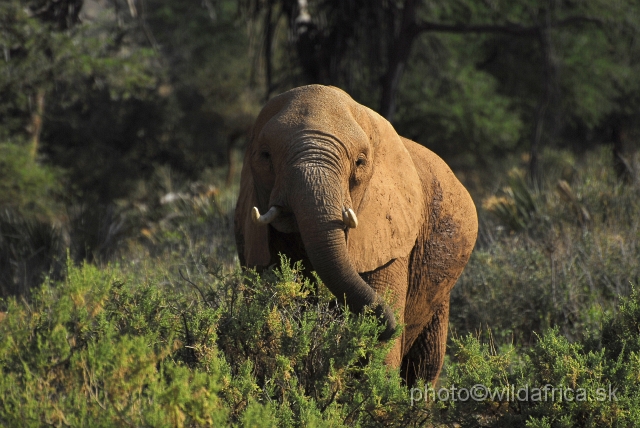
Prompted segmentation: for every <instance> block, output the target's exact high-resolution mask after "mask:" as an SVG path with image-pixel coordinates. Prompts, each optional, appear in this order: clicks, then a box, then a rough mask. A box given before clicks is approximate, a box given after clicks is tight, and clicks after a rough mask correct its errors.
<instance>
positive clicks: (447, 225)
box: [235, 85, 478, 384]
mask: <svg viewBox="0 0 640 428" xmlns="http://www.w3.org/2000/svg"><path fill="white" fill-rule="evenodd" d="M241 180H242V181H241V186H240V195H239V197H238V203H237V206H236V213H235V234H236V242H237V246H238V254H239V256H240V262H241V264H242V265H243V266H248V267H255V268H257V269H258V270H261V269H264V268H265V267H267V266H269V265H271V264H273V263H276V262H277V261H278V253H283V254H285V255H287V257H289V258H291V259H293V260H303V262H304V264H305V265H306V266H311V267H312V268H313V270H315V271H316V272H317V273H318V275H319V276H320V278H321V279H322V281H323V282H324V283H325V284H326V286H327V287H328V288H329V290H331V292H332V293H333V294H334V295H335V296H336V297H338V300H339V301H346V303H347V304H348V306H349V307H350V308H351V309H352V310H354V311H361V310H362V309H363V308H364V306H365V305H368V306H370V307H372V308H374V310H375V311H376V313H377V314H378V315H379V316H380V317H381V320H382V322H384V323H385V326H386V330H385V331H384V332H383V334H382V336H381V339H382V340H387V339H389V338H390V337H391V335H392V334H393V332H394V331H395V329H396V326H397V325H398V323H404V324H405V329H404V331H403V334H402V336H401V337H399V338H398V339H397V341H396V343H395V344H394V347H393V348H392V351H391V353H390V354H389V356H388V357H387V363H388V364H390V365H392V366H394V367H399V368H401V370H402V375H403V377H404V378H405V379H406V380H407V383H408V384H413V382H414V381H415V379H416V378H418V377H419V378H423V379H425V380H426V381H431V382H433V383H434V384H435V382H436V380H437V378H438V375H439V373H440V369H441V368H442V363H443V359H444V353H445V344H446V338H447V327H448V321H449V295H450V292H451V289H452V287H453V285H454V284H455V282H456V280H457V279H458V277H459V276H460V274H461V273H462V270H463V269H464V266H465V265H466V263H467V261H468V260H469V256H470V255H471V251H472V249H473V246H474V244H475V240H476V234H477V230H478V219H477V215H476V209H475V206H474V204H473V201H472V200H471V197H470V196H469V194H468V192H467V191H466V189H465V188H464V187H463V186H462V184H461V183H460V182H459V181H458V180H457V179H456V177H455V176H454V175H453V173H452V172H451V170H450V169H449V167H448V166H447V165H446V164H445V163H444V162H443V161H442V159H440V158H439V157H438V156H437V155H435V154H434V153H433V152H431V151H430V150H428V149H426V148H424V147H422V146H420V145H418V144H416V143H414V142H413V141H410V140H407V139H405V138H402V137H400V136H398V134H397V133H396V132H395V130H394V129H393V127H392V126H391V124H390V123H389V122H387V121H386V120H385V119H384V118H382V117H381V116H380V115H378V114H377V113H375V112H374V111H372V110H370V109H368V108H366V107H364V106H362V105H360V104H358V103H356V102H355V101H354V100H353V99H351V97H349V95H347V94H346V93H345V92H343V91H341V90H340V89H337V88H334V87H330V86H321V85H312V86H304V87H300V88H296V89H292V90H290V91H288V92H285V93H283V94H281V95H279V96H277V97H275V98H273V99H272V100H270V101H269V102H268V103H267V105H266V106H265V107H264V108H263V110H262V112H261V113H260V115H259V116H258V118H257V120H256V123H255V125H254V128H253V131H252V136H251V141H250V144H249V146H248V148H247V152H246V154H245V158H244V165H243V169H242V179H241ZM386 295H389V297H390V298H391V301H390V305H391V306H389V305H387V304H386V303H385V299H383V297H382V296H386ZM394 311H397V313H398V314H399V317H400V319H395V318H396V317H395V316H394Z"/></svg>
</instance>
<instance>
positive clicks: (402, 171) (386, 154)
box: [347, 108, 425, 272]
mask: <svg viewBox="0 0 640 428" xmlns="http://www.w3.org/2000/svg"><path fill="white" fill-rule="evenodd" d="M366 113H367V114H366V115H361V116H368V119H369V120H368V122H369V123H368V124H363V125H364V126H363V129H365V131H366V132H368V133H369V137H370V140H371V142H372V145H373V172H372V176H371V179H370V181H369V184H368V185H367V188H366V190H365V191H364V195H363V197H362V199H361V201H360V203H359V204H358V206H356V207H354V209H355V211H356V214H357V217H358V227H357V228H355V229H349V232H348V240H347V246H348V249H349V256H350V258H351V262H352V264H353V266H354V268H355V269H356V270H357V271H358V272H368V271H372V270H374V269H376V268H378V267H380V266H383V265H384V264H386V263H387V262H389V261H390V260H392V259H395V258H399V257H404V256H407V255H408V254H409V253H410V252H411V250H412V248H413V246H414V245H415V242H416V238H417V236H418V232H419V230H420V225H421V224H422V222H423V215H424V203H425V201H424V194H423V191H422V184H421V181H420V177H419V176H418V172H417V171H416V168H415V166H414V165H413V160H412V159H411V155H410V154H409V152H408V151H407V149H406V148H405V145H404V143H403V142H402V140H401V139H400V136H399V135H398V134H397V133H396V131H395V129H393V126H391V124H390V123H389V122H388V121H387V120H386V119H384V118H383V117H382V116H380V115H379V114H377V113H375V112H374V111H372V110H369V109H368V108H367V109H366ZM362 119H363V120H362V121H363V122H367V120H366V118H364V117H363V118H362Z"/></svg>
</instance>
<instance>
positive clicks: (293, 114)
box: [260, 93, 368, 144]
mask: <svg viewBox="0 0 640 428" xmlns="http://www.w3.org/2000/svg"><path fill="white" fill-rule="evenodd" d="M356 106H357V105H355V102H354V101H352V100H350V99H344V98H341V97H334V96H326V95H325V94H324V93H320V94H318V96H315V97H310V96H305V97H294V98H293V99H291V101H290V102H289V103H287V104H285V105H284V106H283V107H282V109H281V110H280V111H279V112H278V113H276V114H275V115H274V116H273V117H271V119H270V120H269V121H268V122H267V123H266V124H265V125H264V127H263V128H262V131H261V133H260V139H262V140H266V141H270V142H286V141H297V140H298V139H300V138H301V137H302V138H303V137H304V136H306V135H309V134H311V135H313V134H314V133H315V134H319V135H326V136H331V137H333V138H335V139H337V140H339V141H341V142H342V143H345V144H349V143H351V144H358V143H361V142H363V141H366V140H367V139H368V137H367V134H366V133H365V131H364V130H363V129H362V127H361V126H360V125H359V123H358V121H357V119H356V115H357V112H354V108H355V107H356ZM354 113H355V114H354Z"/></svg>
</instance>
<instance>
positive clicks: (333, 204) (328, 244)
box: [290, 170, 396, 340]
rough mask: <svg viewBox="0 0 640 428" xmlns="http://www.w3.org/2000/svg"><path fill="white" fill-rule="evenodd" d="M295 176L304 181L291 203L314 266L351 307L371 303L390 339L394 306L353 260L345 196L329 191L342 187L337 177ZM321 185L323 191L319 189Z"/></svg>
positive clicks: (306, 172)
mask: <svg viewBox="0 0 640 428" xmlns="http://www.w3.org/2000/svg"><path fill="white" fill-rule="evenodd" d="M296 178H297V179H299V180H296V182H298V183H301V182H302V183H304V185H303V186H302V190H301V191H300V192H298V194H297V195H296V194H295V192H294V195H292V196H293V197H292V198H290V207H291V210H292V211H293V214H294V215H295V218H296V221H297V223H298V229H299V231H300V235H301V237H302V241H303V243H304V247H305V250H306V252H307V256H308V257H309V260H310V261H311V264H312V267H313V269H314V270H315V271H316V272H317V273H318V275H319V276H320V279H322V281H323V282H324V284H325V285H326V286H327V288H329V290H330V291H331V292H332V293H333V295H334V296H336V298H337V299H338V301H341V302H346V304H347V306H349V309H351V310H352V311H354V312H361V311H362V310H363V309H364V307H365V306H369V307H371V308H372V309H373V310H374V313H375V314H376V315H377V316H378V318H380V319H381V320H382V322H383V323H384V324H385V326H386V328H385V331H384V332H383V333H382V334H381V335H380V338H381V339H382V340H387V339H389V338H390V337H391V336H392V335H393V333H394V331H395V329H396V320H395V316H394V314H393V310H392V309H391V307H389V306H388V305H387V304H386V303H385V302H384V301H383V300H382V298H381V296H379V295H378V293H376V291H375V290H374V289H373V288H371V287H370V286H369V284H367V283H366V282H365V281H364V280H363V279H362V278H361V277H360V275H359V274H358V272H357V271H356V270H355V268H354V267H353V265H352V264H351V262H350V260H349V255H348V252H347V244H346V239H345V233H344V230H343V228H344V223H343V218H342V217H343V214H342V213H343V201H342V198H341V197H340V196H339V194H338V193H337V192H336V193H335V194H332V195H330V194H327V193H326V189H341V186H340V183H339V182H338V179H337V178H333V179H332V178H331V177H330V176H329V177H327V175H326V174H315V175H314V174H310V172H309V171H308V170H307V171H305V173H304V174H300V175H298V177H296ZM318 181H320V182H321V185H319V184H318ZM334 181H335V182H334ZM309 189H312V190H309ZM318 189H322V191H321V192H320V193H318Z"/></svg>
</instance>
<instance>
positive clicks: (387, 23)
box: [0, 0, 640, 295]
mask: <svg viewBox="0 0 640 428" xmlns="http://www.w3.org/2000/svg"><path fill="white" fill-rule="evenodd" d="M639 9H640V8H639V7H638V5H637V3H636V2H633V1H618V2H614V3H611V2H609V1H605V0H588V1H560V0H540V1H538V0H536V1H528V2H526V4H524V2H508V1H499V0H498V1H484V0H456V1H448V2H438V1H425V0H423V1H420V0H403V1H392V0H372V1H365V0H347V1H345V0H316V1H307V0H295V1H294V0H237V1H231V0H197V1H196V0H192V1H172V0H126V1H125V0H59V1H50V0H31V1H26V0H7V1H4V2H2V4H1V5H0V30H1V31H0V46H1V47H2V52H3V58H2V60H1V61H0V208H1V211H0V215H1V216H2V219H1V220H0V252H1V254H2V256H1V257H0V271H1V272H2V273H1V274H0V283H2V287H0V291H2V293H0V294H2V295H7V294H15V293H21V292H24V291H25V290H26V289H28V288H29V287H30V286H31V285H34V284H37V283H39V281H41V279H42V277H43V275H45V274H48V275H52V276H53V277H57V276H59V275H61V272H62V270H63V269H62V264H61V263H62V262H60V260H63V259H65V257H66V252H67V250H69V254H70V256H71V258H72V259H73V260H76V261H80V260H88V261H97V262H105V261H109V260H113V259H114V257H115V255H116V253H118V252H119V251H120V250H121V249H122V248H123V245H124V243H125V242H127V240H130V239H134V240H138V241H144V242H147V243H149V242H156V241H154V239H156V240H157V236H156V235H155V233H156V230H157V229H158V227H159V226H158V225H160V224H164V223H162V222H163V221H164V222H165V223H166V222H167V221H170V220H171V217H170V216H171V215H174V214H175V213H173V214H172V213H171V212H167V209H166V206H167V204H168V203H171V202H172V201H176V200H185V198H187V199H188V198H191V197H194V196H198V195H204V196H206V197H217V198H220V197H222V196H220V195H223V194H224V195H227V194H228V195H229V196H224V197H223V198H222V199H224V200H225V201H227V202H224V203H222V205H220V201H219V200H218V202H216V203H217V204H218V205H216V206H215V207H214V208H215V209H216V210H218V211H220V212H221V213H222V212H224V213H225V215H227V214H228V213H229V212H230V211H231V207H232V204H233V202H232V201H233V198H234V197H233V194H234V191H235V190H234V186H235V185H236V181H235V180H236V178H237V173H238V170H239V168H240V159H241V152H242V149H243V147H244V145H245V144H246V141H247V133H248V131H249V129H250V127H251V125H252V122H253V119H254V118H255V116H256V115H257V113H258V112H259V110H260V108H261V106H262V105H263V104H264V102H265V101H266V100H268V99H269V98H270V97H272V96H274V95H277V94H278V93H280V92H282V91H285V90H287V89H289V88H292V87H295V86H298V85H304V84H310V83H321V84H331V85H335V86H338V87H340V88H343V89H344V90H346V91H347V92H349V93H350V94H351V95H352V96H353V98H354V99H355V100H356V101H358V102H360V103H362V104H365V105H367V106H369V107H371V108H373V109H374V110H376V111H378V112H379V113H380V114H382V115H383V116H385V117H387V118H388V119H389V120H390V121H391V122H392V123H393V125H394V126H395V127H396V129H397V130H398V132H399V133H400V134H401V135H403V136H406V137H408V138H411V139H413V140H415V141H417V142H419V143H420V144H423V145H425V146H427V147H429V148H430V149H432V150H433V151H435V152H436V153H437V154H439V155H440V156H441V157H443V158H444V159H445V161H447V162H448V163H449V164H450V165H451V166H452V167H453V168H454V170H455V171H456V173H457V174H458V175H459V177H460V178H461V179H462V180H463V182H464V183H465V185H467V187H469V188H470V190H471V191H472V194H473V195H474V199H475V200H476V204H477V205H478V206H481V205H482V204H483V201H484V200H485V199H486V198H487V197H489V196H496V195H497V196H496V197H498V199H496V200H493V205H492V203H491V201H489V205H488V207H489V208H492V209H493V211H495V212H497V213H498V215H500V213H502V218H503V219H505V220H504V221H505V222H506V223H505V224H506V226H504V227H503V229H505V230H511V231H513V230H519V229H522V228H526V227H528V225H529V224H530V223H531V221H532V220H531V218H533V217H532V214H531V212H534V211H535V206H534V205H532V204H533V202H531V203H529V202H527V201H528V199H527V195H528V194H529V193H530V192H534V193H535V192H536V191H538V190H541V189H543V188H545V186H546V187H549V186H552V187H553V186H555V185H556V184H557V183H556V182H557V180H558V179H562V180H564V181H565V183H566V184H567V186H569V187H568V190H567V188H565V189H564V190H565V192H568V193H567V195H568V196H566V197H567V198H568V199H567V200H568V201H570V202H569V204H570V205H571V204H573V203H574V202H575V203H576V204H578V205H576V207H577V208H575V209H576V210H578V211H576V212H581V210H582V209H583V208H584V207H582V206H580V205H579V201H578V199H580V198H579V197H577V196H576V195H575V194H574V193H575V192H574V190H572V188H571V186H572V185H573V183H572V181H571V180H572V179H573V178H575V177H576V168H577V167H576V165H575V161H574V160H575V157H576V156H578V157H580V156H582V154H584V153H586V152H587V151H590V150H591V151H593V150H600V151H599V152H598V153H599V154H598V155H597V157H599V158H600V159H601V160H602V162H603V165H604V167H606V168H607V169H610V170H611V172H612V174H613V177H615V178H614V179H613V183H621V185H625V183H626V184H627V185H634V184H633V183H634V180H635V178H634V177H636V175H635V173H634V166H633V159H634V153H635V151H634V145H635V144H636V143H637V141H638V138H639V137H638V136H639V135H640V133H639V126H638V123H639V122H638V120H637V119H638V114H639V112H640V79H638V76H639V75H640V73H639V71H640V64H639V62H640V60H639V58H640V40H639V38H638V34H640V31H638V30H639V25H640V14H639ZM554 150H555V151H554ZM545 153H547V155H545ZM513 165H516V166H517V167H518V168H519V169H518V171H517V172H518V174H520V175H519V177H520V178H519V180H521V182H518V183H515V184H514V183H513V177H512V178H508V176H507V172H508V171H509V169H510V168H511V167H512V166H513ZM554 168H555V170H554ZM518 174H516V175H518ZM545 177H546V178H545ZM549 177H550V178H549ZM510 180H511V181H510ZM545 180H546V181H545ZM550 180H551V181H550ZM509 183H511V184H513V186H512V187H511V188H510V189H511V195H512V197H511V199H510V200H509V201H507V202H508V203H507V205H504V200H502V199H499V196H500V191H501V189H503V187H504V186H505V184H509ZM545 183H547V184H545ZM548 183H551V184H550V185H549V184H548ZM614 185H617V184H614ZM514 186H515V187H514ZM518 186H520V187H518ZM513 189H516V192H515V194H516V197H513V194H514V192H513ZM518 189H520V190H521V192H524V193H523V194H524V196H521V197H519V198H518V197H517V194H518V191H517V190H518ZM507 190H508V189H507ZM528 192H529V193H528ZM503 193H504V192H503ZM507 193H508V192H507ZM507 196H508V195H507ZM529 196H531V195H529ZM578 196H580V195H578ZM225 198H226V199H225ZM572 198H573V199H572ZM529 199H531V198H529ZM496 201H497V202H496ZM571 201H574V202H571ZM225 204H226V205H225ZM501 204H502V205H501ZM518 204H519V205H518ZM527 204H528V205H527ZM503 205H504V206H503ZM571 206H573V205H571ZM216 207H217V208H216ZM212 209H213V208H212ZM584 209H585V211H586V214H584V213H582V214H576V216H577V217H576V218H577V219H578V220H576V221H578V222H579V223H581V224H584V223H585V222H586V220H585V219H586V218H587V217H584V216H585V215H586V216H589V213H588V210H587V209H586V208H584ZM532 210H533V211H532ZM167 216H169V218H168V217H167ZM174 217H175V216H174ZM583 217H584V218H583ZM227 220H228V219H226V218H225V220H224V221H222V220H221V221H222V223H220V227H221V228H223V229H224V230H225V233H228V227H229V225H228V221H227ZM481 220H482V219H481ZM225 222H226V223H225ZM495 230H496V229H495V227H493V225H492V227H491V228H484V229H483V230H481V239H480V243H481V244H482V243H484V244H486V245H489V244H490V243H491V242H493V241H492V239H493V238H492V237H493V234H494V232H495ZM145 240H146V241H145ZM225 242H226V241H225ZM127 245H128V244H127ZM212 245H213V244H212ZM225 245H226V244H225ZM229 246H230V247H232V246H233V244H232V243H230V244H229ZM150 248H151V249H150V250H149V251H151V252H153V251H155V250H154V247H153V246H151V247H150ZM216 248H217V247H216ZM218 250H219V249H218ZM232 253H233V248H229V249H227V250H225V254H232ZM229 263H233V260H232V261H230V262H229Z"/></svg>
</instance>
